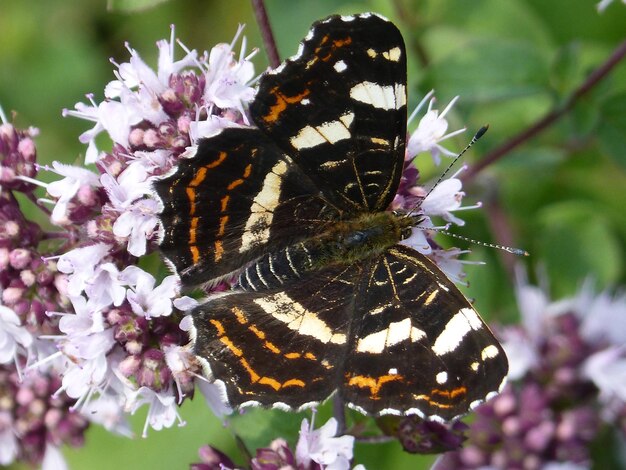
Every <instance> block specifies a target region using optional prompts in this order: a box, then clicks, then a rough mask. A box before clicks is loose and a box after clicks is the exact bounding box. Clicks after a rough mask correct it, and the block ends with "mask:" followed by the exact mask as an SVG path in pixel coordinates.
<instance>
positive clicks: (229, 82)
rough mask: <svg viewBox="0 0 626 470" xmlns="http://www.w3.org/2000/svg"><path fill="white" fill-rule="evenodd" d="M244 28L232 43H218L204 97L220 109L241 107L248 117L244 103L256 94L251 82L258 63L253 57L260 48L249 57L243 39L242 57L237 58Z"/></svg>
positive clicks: (210, 61)
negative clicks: (237, 49) (250, 84)
mask: <svg viewBox="0 0 626 470" xmlns="http://www.w3.org/2000/svg"><path fill="white" fill-rule="evenodd" d="M242 30H243V28H242V27H240V28H239V29H238V30H237V34H236V35H235V38H234V39H233V41H232V43H231V44H218V45H217V46H215V47H213V49H211V52H210V54H209V63H208V67H207V71H206V73H205V76H206V87H205V90H204V100H205V103H207V104H215V105H216V106H218V107H219V108H222V109H226V108H234V109H238V110H239V111H240V112H241V114H242V115H244V116H245V113H244V110H243V105H242V102H248V101H250V100H252V98H253V97H254V89H253V88H251V87H250V86H249V85H248V83H249V82H250V80H252V78H253V77H254V65H253V64H252V62H250V59H251V58H252V56H254V54H255V53H256V51H253V52H252V54H250V55H248V56H247V57H245V47H246V41H245V38H244V39H243V41H242V45H241V51H240V54H239V60H235V59H234V53H233V46H234V43H235V42H236V41H237V39H238V38H239V35H240V34H241V32H242Z"/></svg>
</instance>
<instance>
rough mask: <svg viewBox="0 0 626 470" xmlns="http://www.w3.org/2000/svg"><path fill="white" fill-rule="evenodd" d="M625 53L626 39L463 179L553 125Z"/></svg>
mask: <svg viewBox="0 0 626 470" xmlns="http://www.w3.org/2000/svg"><path fill="white" fill-rule="evenodd" d="M625 55H626V41H624V42H622V43H621V44H620V45H619V46H617V48H616V49H615V50H614V51H613V53H612V54H611V55H610V56H609V58H608V59H607V60H606V61H605V62H604V63H603V64H602V65H601V66H600V67H598V68H597V69H596V70H594V71H593V72H592V73H591V74H590V75H589V77H587V80H585V81H584V82H583V83H582V85H580V86H579V87H578V88H577V89H576V90H575V91H574V92H573V93H572V94H571V95H570V96H569V98H568V99H567V100H565V102H564V103H563V104H562V105H561V106H560V107H557V108H555V109H553V110H552V111H550V112H549V113H548V114H546V115H545V116H544V117H542V118H541V119H539V121H537V122H536V123H535V124H533V125H531V126H530V127H528V128H527V129H525V130H523V131H522V132H520V133H519V134H518V135H516V136H515V137H513V138H512V139H511V140H509V141H508V142H505V143H504V144H502V145H501V146H500V147H497V148H496V149H494V150H492V151H491V152H489V153H488V154H487V155H486V156H485V157H484V158H483V159H482V160H480V161H479V162H478V163H476V164H475V165H472V166H470V167H469V169H468V171H466V172H465V173H464V174H463V177H462V180H463V181H464V182H465V183H467V182H469V181H471V180H472V179H473V178H474V177H475V176H476V175H477V174H478V173H479V172H480V171H482V170H483V169H484V168H486V167H487V166H489V165H491V164H492V163H494V162H496V161H498V160H499V159H500V158H502V157H503V156H504V155H506V154H507V153H509V152H510V151H511V150H513V149H514V148H515V147H517V146H519V145H521V144H523V143H524V142H526V141H527V140H529V139H531V138H533V137H534V136H536V135H537V134H539V133H540V132H542V131H543V130H544V129H546V128H547V127H549V126H550V125H552V124H553V123H554V122H556V121H557V120H559V119H560V118H562V117H563V116H564V115H565V114H566V113H567V112H569V111H570V110H571V109H572V108H573V107H574V104H576V101H578V99H579V98H580V97H581V96H583V95H584V94H585V93H587V92H588V91H589V90H591V89H592V88H593V87H594V86H595V85H597V84H598V83H599V82H600V81H601V80H602V79H603V78H605V77H606V76H607V75H608V74H609V73H610V72H611V71H612V70H613V68H615V66H616V65H617V64H618V63H619V62H620V61H621V60H622V59H623V58H624V56H625Z"/></svg>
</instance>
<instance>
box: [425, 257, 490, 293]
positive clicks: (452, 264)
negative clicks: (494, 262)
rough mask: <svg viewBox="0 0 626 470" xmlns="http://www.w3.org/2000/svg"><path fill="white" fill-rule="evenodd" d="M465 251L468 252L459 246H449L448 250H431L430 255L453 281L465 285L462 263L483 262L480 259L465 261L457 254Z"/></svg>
mask: <svg viewBox="0 0 626 470" xmlns="http://www.w3.org/2000/svg"><path fill="white" fill-rule="evenodd" d="M466 253H469V251H468V250H460V249H459V248H450V249H448V250H433V252H432V254H431V255H430V257H431V259H432V260H433V261H434V262H435V263H436V264H437V266H439V268H440V269H441V270H442V271H443V272H444V274H445V275H446V276H447V277H449V278H450V279H451V280H452V281H453V282H455V283H457V284H461V285H464V286H467V285H468V284H467V281H465V276H466V274H465V272H464V271H463V265H464V264H484V263H483V262H482V261H466V260H461V259H459V256H461V255H464V254H466Z"/></svg>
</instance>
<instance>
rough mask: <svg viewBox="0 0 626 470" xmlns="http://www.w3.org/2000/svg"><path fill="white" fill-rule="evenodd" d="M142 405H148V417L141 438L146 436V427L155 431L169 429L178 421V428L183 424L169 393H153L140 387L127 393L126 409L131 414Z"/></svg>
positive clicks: (173, 398)
mask: <svg viewBox="0 0 626 470" xmlns="http://www.w3.org/2000/svg"><path fill="white" fill-rule="evenodd" d="M143 405H148V416H147V417H146V422H145V424H144V427H143V432H142V434H141V436H142V437H147V436H148V426H150V427H152V429H154V430H156V431H160V430H161V429H163V428H170V427H172V425H173V424H174V422H175V421H177V420H178V425H179V426H184V425H185V422H184V421H183V420H182V419H181V417H180V415H179V414H178V407H177V405H176V400H175V397H174V395H173V394H172V393H171V391H164V392H155V391H154V390H151V389H149V388H148V387H141V388H139V389H138V390H135V391H128V392H127V402H126V408H127V410H129V411H130V413H131V414H135V412H136V411H137V410H138V409H139V408H140V407H141V406H143Z"/></svg>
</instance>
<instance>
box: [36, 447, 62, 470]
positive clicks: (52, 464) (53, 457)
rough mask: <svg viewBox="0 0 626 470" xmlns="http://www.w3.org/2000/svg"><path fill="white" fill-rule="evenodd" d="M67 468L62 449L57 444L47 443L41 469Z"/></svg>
mask: <svg viewBox="0 0 626 470" xmlns="http://www.w3.org/2000/svg"><path fill="white" fill-rule="evenodd" d="M67 468H68V467H67V462H66V461H65V457H63V453H62V452H61V450H60V449H59V448H58V447H57V446H54V445H52V444H46V452H45V453H44V455H43V461H42V462H41V470H67Z"/></svg>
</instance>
